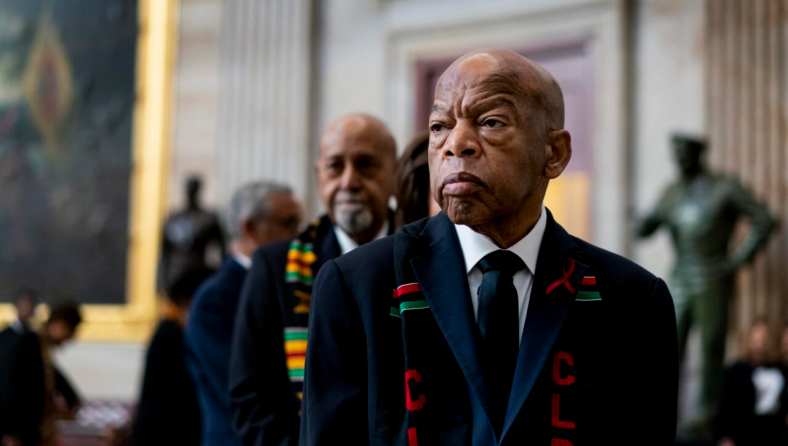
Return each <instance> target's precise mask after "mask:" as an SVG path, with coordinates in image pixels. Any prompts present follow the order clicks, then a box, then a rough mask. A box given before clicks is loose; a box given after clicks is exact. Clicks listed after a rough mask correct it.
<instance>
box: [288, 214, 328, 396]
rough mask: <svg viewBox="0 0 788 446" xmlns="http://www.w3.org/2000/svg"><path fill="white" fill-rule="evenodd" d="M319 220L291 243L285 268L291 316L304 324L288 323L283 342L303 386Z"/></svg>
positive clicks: (293, 374) (292, 369)
mask: <svg viewBox="0 0 788 446" xmlns="http://www.w3.org/2000/svg"><path fill="white" fill-rule="evenodd" d="M319 223H320V221H319V220H318V221H315V222H313V223H311V224H310V225H309V226H308V227H307V228H306V229H305V230H304V232H302V233H301V234H299V235H298V236H297V237H296V238H294V239H293V241H292V242H290V247H289V249H288V251H287V267H286V268H285V284H286V286H287V288H288V291H289V293H290V295H291V296H292V297H293V300H292V302H294V306H293V307H292V313H293V315H295V316H302V317H296V318H294V319H296V320H297V319H303V323H300V324H295V322H296V321H295V320H293V321H286V322H287V323H286V326H285V332H284V341H285V355H286V358H287V371H288V375H289V377H290V381H291V382H293V383H298V384H301V383H303V382H304V363H305V360H306V345H307V323H306V321H307V316H308V315H309V303H310V300H311V297H312V282H313V281H314V278H315V274H314V273H315V271H313V270H312V265H314V263H315V261H316V260H317V256H316V255H315V252H314V243H315V240H316V238H317V227H318V225H319Z"/></svg>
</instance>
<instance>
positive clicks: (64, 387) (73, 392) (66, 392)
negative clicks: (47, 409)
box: [52, 365, 82, 412]
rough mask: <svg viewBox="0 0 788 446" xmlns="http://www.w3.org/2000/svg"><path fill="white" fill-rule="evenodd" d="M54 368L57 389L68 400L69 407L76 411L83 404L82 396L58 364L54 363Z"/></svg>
mask: <svg viewBox="0 0 788 446" xmlns="http://www.w3.org/2000/svg"><path fill="white" fill-rule="evenodd" d="M52 369H53V370H52V371H53V372H54V374H55V391H56V392H57V393H58V394H60V396H62V397H63V399H64V400H65V401H66V406H67V409H68V410H70V411H72V412H75V411H76V410H77V409H79V406H81V405H82V398H81V397H80V396H79V393H78V392H77V389H76V388H74V385H73V384H71V381H70V380H69V379H68V378H67V377H66V375H64V374H63V372H62V371H61V370H60V369H59V368H58V367H57V366H55V365H52Z"/></svg>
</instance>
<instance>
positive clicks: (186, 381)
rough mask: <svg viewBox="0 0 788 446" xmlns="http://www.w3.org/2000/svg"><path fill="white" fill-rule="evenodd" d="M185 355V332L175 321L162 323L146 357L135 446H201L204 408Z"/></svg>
mask: <svg viewBox="0 0 788 446" xmlns="http://www.w3.org/2000/svg"><path fill="white" fill-rule="evenodd" d="M185 354H186V352H185V347H184V344H183V329H182V328H181V327H180V325H179V324H178V323H177V322H175V321H173V320H169V319H162V320H161V321H160V322H159V325H158V327H156V331H155V332H154V334H153V338H152V339H151V342H150V345H149V346H148V351H147V353H146V354H145V371H144V374H143V377H142V390H141V392H140V398H139V401H138V402H137V413H136V416H135V419H134V423H133V425H132V444H133V445H137V446H156V445H162V446H165V445H167V446H169V445H175V444H177V445H183V446H196V445H199V444H200V408H199V405H198V403H197V394H196V391H195V390H194V383H193V381H192V379H191V376H189V372H187V370H186V361H185V359H184V356H185Z"/></svg>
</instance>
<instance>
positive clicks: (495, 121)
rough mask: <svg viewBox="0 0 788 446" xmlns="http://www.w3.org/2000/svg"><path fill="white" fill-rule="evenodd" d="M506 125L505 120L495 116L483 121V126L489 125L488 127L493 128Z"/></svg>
mask: <svg viewBox="0 0 788 446" xmlns="http://www.w3.org/2000/svg"><path fill="white" fill-rule="evenodd" d="M504 125H505V124H504V123H503V121H501V120H499V119H495V118H488V119H485V120H484V121H482V126H484V127H487V128H491V129H497V128H501V127H503V126H504Z"/></svg>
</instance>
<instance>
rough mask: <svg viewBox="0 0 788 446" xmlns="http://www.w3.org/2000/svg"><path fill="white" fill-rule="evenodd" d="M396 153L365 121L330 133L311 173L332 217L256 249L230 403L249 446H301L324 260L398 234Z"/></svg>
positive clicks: (374, 124) (339, 123) (357, 119)
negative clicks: (311, 328) (314, 303)
mask: <svg viewBox="0 0 788 446" xmlns="http://www.w3.org/2000/svg"><path fill="white" fill-rule="evenodd" d="M395 158H396V144H395V141H394V138H393V137H392V136H391V133H390V132H389V131H388V129H387V128H386V126H385V125H384V124H383V123H382V122H381V121H380V120H378V119H377V118H374V117H372V116H369V115H366V114H350V115H346V116H343V117H341V118H339V119H337V120H336V121H334V122H332V123H331V124H329V126H328V127H327V128H326V130H325V131H324V132H323V135H322V137H321V139H320V158H319V159H318V161H317V164H316V166H315V173H316V176H317V183H318V193H319V196H320V200H321V202H322V204H323V206H324V207H325V209H326V214H325V215H323V216H322V217H321V218H319V219H318V220H317V221H316V222H314V223H312V224H311V225H309V227H307V228H306V229H305V230H304V231H303V232H302V233H301V234H300V235H298V236H297V237H296V238H295V239H293V240H290V241H287V242H284V243H276V244H272V245H269V246H264V247H262V248H260V249H259V250H258V251H257V252H256V253H255V254H254V258H253V261H252V268H251V270H250V272H249V274H248V276H247V278H246V283H245V284H244V290H243V292H242V296H241V305H240V307H239V311H238V314H237V318H236V329H235V334H234V337H233V353H232V358H231V365H230V389H229V390H230V397H231V400H232V403H233V412H234V414H233V415H234V425H235V429H236V430H237V431H238V433H239V434H240V435H241V436H242V437H243V443H244V444H245V445H266V446H267V445H295V444H298V430H299V419H300V416H299V412H300V407H301V391H302V388H303V380H304V360H305V355H306V344H307V342H306V340H307V325H308V324H307V323H308V320H309V309H310V297H311V292H312V281H313V279H314V277H315V276H316V275H317V272H318V270H319V269H320V267H321V266H322V265H323V264H324V263H325V262H326V261H328V260H330V259H333V258H335V257H338V256H340V255H342V254H345V253H348V252H350V251H352V250H353V249H355V248H356V247H358V246H359V245H362V244H364V243H367V242H369V241H372V240H375V239H377V238H381V237H383V236H385V235H387V234H388V233H389V232H390V231H391V230H392V229H393V223H392V214H391V212H390V210H389V208H388V201H389V198H390V197H391V195H392V194H393V192H394V178H395V175H394V169H395V166H396V159H395Z"/></svg>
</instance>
